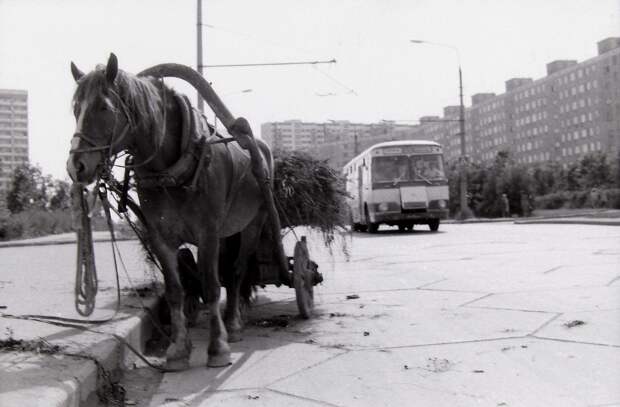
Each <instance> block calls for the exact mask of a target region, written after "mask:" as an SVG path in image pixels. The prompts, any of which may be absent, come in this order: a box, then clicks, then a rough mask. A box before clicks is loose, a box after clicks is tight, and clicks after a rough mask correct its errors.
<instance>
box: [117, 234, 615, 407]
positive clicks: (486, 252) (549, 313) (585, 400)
mask: <svg viewBox="0 0 620 407" xmlns="http://www.w3.org/2000/svg"><path fill="white" fill-rule="evenodd" d="M419 229H420V231H416V232H414V233H409V234H401V233H398V232H396V231H389V230H385V231H384V230H381V231H380V232H379V233H378V234H374V235H370V234H357V233H356V234H354V235H353V239H352V240H350V241H349V240H347V248H348V251H349V253H350V259H349V260H347V259H346V258H345V256H343V255H342V253H341V250H340V248H339V247H334V249H333V252H334V253H333V255H330V253H329V252H328V251H327V250H326V249H325V248H324V247H323V245H322V244H321V243H320V239H317V237H316V236H313V237H312V238H311V240H310V242H311V248H310V250H311V255H312V257H314V259H315V260H316V261H317V262H318V263H319V264H320V267H321V269H320V271H322V272H323V274H324V276H325V281H324V283H323V285H322V286H319V287H317V289H316V292H315V300H316V315H315V317H314V318H313V319H311V320H301V319H299V318H298V317H296V314H297V311H296V305H295V300H294V296H293V295H294V294H293V291H292V290H290V289H288V288H275V287H267V289H265V290H259V296H258V302H257V304H256V305H255V306H254V307H253V308H252V310H251V311H250V313H249V314H248V321H247V327H246V329H245V332H244V340H243V341H242V342H239V343H235V344H232V349H233V360H234V363H233V365H232V366H230V367H228V368H223V369H207V368H206V367H205V363H206V350H205V347H206V338H207V331H206V325H205V324H204V321H203V322H202V323H201V324H199V326H198V327H197V328H195V329H193V330H192V337H193V342H194V347H195V348H194V351H193V354H192V363H191V364H192V367H191V369H190V370H188V371H185V372H182V373H169V374H165V375H164V376H163V377H162V376H159V375H154V374H152V373H148V371H146V370H145V369H137V370H135V371H133V372H132V373H130V374H129V375H128V376H127V381H126V383H125V384H126V387H127V389H128V398H129V399H131V400H132V401H134V402H136V403H137V404H138V405H141V406H161V405H165V406H207V405H209V406H211V405H218V406H220V405H221V406H246V405H248V406H267V405H269V406H290V405H295V406H306V405H307V406H406V405H418V406H556V405H557V406H612V405H620V387H619V386H618V383H620V267H619V266H620V228H617V227H606V226H587V225H514V224H511V223H487V224H463V225H456V224H455V225H442V226H441V227H440V231H439V232H438V233H431V232H426V231H422V229H423V228H421V227H420V228H419ZM291 239H292V236H291V235H289V236H287V242H286V246H287V252H292V241H291ZM347 296H354V297H355V296H357V297H358V298H352V297H349V299H347Z"/></svg>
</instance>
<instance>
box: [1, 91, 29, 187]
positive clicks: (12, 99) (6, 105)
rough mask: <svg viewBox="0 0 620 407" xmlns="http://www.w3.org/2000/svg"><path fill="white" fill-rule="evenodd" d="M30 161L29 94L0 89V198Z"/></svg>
mask: <svg viewBox="0 0 620 407" xmlns="http://www.w3.org/2000/svg"><path fill="white" fill-rule="evenodd" d="M27 161H28V93H27V92H26V91H24V90H10V89H0V196H1V195H4V194H5V193H6V191H7V189H8V186H9V181H10V175H11V173H12V171H13V170H14V169H15V167H17V166H18V165H19V164H21V163H24V162H27Z"/></svg>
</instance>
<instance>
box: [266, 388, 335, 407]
mask: <svg viewBox="0 0 620 407" xmlns="http://www.w3.org/2000/svg"><path fill="white" fill-rule="evenodd" d="M265 390H268V391H270V392H272V393H276V394H280V395H282V396H287V397H291V398H295V399H299V400H304V401H310V402H312V403H317V404H319V405H322V406H329V407H342V406H341V405H339V404H333V403H330V402H327V401H322V400H316V399H312V398H309V397H304V396H299V395H297V394H293V393H288V392H285V391H280V390H276V389H272V388H269V387H265Z"/></svg>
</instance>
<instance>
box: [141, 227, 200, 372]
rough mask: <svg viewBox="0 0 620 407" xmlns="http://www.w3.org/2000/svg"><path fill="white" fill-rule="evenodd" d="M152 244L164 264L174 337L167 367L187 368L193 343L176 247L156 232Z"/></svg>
mask: <svg viewBox="0 0 620 407" xmlns="http://www.w3.org/2000/svg"><path fill="white" fill-rule="evenodd" d="M151 245H152V249H153V251H154V252H155V255H156V257H157V259H158V260H159V262H160V264H161V266H162V272H163V274H164V283H165V286H166V289H165V290H166V292H165V296H166V302H167V303H168V307H169V308H170V321H171V322H170V323H171V325H172V337H171V343H170V345H169V346H168V349H167V350H166V368H168V369H175V370H178V369H187V368H188V367H189V357H190V353H191V351H192V343H191V341H190V339H189V336H188V332H187V326H186V319H185V313H184V312H183V302H184V296H185V293H184V290H183V286H182V284H181V279H180V276H179V271H178V265H177V253H176V247H174V245H170V244H167V243H166V242H164V241H163V240H162V239H161V237H160V236H159V235H158V234H156V233H151Z"/></svg>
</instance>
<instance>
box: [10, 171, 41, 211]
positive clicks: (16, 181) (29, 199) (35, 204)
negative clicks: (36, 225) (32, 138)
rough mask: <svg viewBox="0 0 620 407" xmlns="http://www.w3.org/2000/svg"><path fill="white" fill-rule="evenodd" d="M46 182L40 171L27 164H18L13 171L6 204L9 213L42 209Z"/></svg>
mask: <svg viewBox="0 0 620 407" xmlns="http://www.w3.org/2000/svg"><path fill="white" fill-rule="evenodd" d="M47 182H48V180H47V179H46V178H45V177H43V175H42V174H41V169H40V168H38V167H35V166H32V165H30V164H29V163H24V164H20V165H19V166H18V167H17V168H15V170H14V171H13V175H12V177H11V181H10V184H9V191H8V194H7V197H6V203H7V207H8V209H9V211H11V213H19V212H22V211H24V210H27V209H31V208H44V207H45V206H46V204H47V185H46V184H47Z"/></svg>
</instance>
